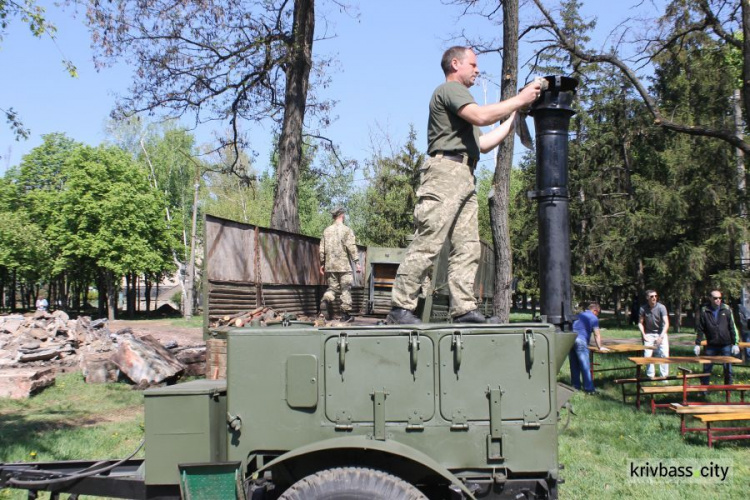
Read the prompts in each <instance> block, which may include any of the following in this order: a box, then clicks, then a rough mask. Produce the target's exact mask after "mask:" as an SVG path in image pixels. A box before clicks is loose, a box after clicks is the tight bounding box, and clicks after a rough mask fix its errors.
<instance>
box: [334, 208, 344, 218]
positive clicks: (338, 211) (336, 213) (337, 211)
mask: <svg viewBox="0 0 750 500" xmlns="http://www.w3.org/2000/svg"><path fill="white" fill-rule="evenodd" d="M345 213H346V210H344V207H336V208H334V209H333V210H331V217H333V218H334V219H335V218H336V217H338V216H339V215H341V214H345Z"/></svg>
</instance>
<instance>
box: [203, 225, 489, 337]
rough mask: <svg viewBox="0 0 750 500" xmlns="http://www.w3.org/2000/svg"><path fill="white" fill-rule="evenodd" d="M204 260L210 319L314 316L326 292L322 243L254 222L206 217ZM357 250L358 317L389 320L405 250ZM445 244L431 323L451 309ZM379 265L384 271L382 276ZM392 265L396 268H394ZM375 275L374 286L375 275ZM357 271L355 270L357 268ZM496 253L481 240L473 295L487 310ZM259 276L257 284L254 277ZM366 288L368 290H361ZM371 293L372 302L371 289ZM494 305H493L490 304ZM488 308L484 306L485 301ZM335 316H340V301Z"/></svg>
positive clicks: (355, 297) (355, 303) (354, 295)
mask: <svg viewBox="0 0 750 500" xmlns="http://www.w3.org/2000/svg"><path fill="white" fill-rule="evenodd" d="M205 234H206V255H205V259H204V276H205V277H206V278H207V280H206V282H205V283H206V286H207V299H208V316H209V321H210V322H214V321H215V320H216V319H218V318H220V317H222V316H224V315H232V314H236V313H239V312H243V311H248V310H252V309H255V308H256V307H258V306H268V307H272V308H273V309H275V310H277V311H279V312H282V311H283V312H289V313H293V314H299V315H314V314H316V313H317V309H318V304H319V303H320V299H321V297H322V296H323V293H324V292H325V288H326V283H325V278H324V277H323V276H321V274H320V272H319V269H320V261H319V259H318V249H319V244H320V240H319V239H318V238H312V237H309V236H302V235H299V234H293V233H287V232H285V231H279V230H275V229H269V228H262V227H258V226H253V225H251V224H243V223H241V222H237V221H231V220H228V219H222V218H219V217H214V216H212V215H206V220H205ZM369 250H370V255H369V260H368V259H367V258H368V250H367V249H365V248H364V247H359V254H360V256H359V259H360V262H361V263H362V267H363V273H361V274H358V273H356V272H354V273H353V277H354V280H353V288H352V300H353V309H354V312H355V313H356V314H361V313H367V312H371V313H373V314H378V315H385V314H387V313H388V311H390V308H391V302H390V300H391V285H392V282H393V278H394V277H395V274H394V273H395V267H394V266H396V265H397V264H398V263H399V262H401V260H403V256H404V255H405V249H399V248H383V247H371V248H370V249H369ZM448 255H449V249H448V247H447V246H446V247H445V248H444V249H443V252H441V255H440V257H439V261H438V273H437V276H436V280H435V283H436V285H437V286H436V287H435V288H436V290H437V295H436V296H435V297H434V299H435V300H434V308H435V309H434V311H433V318H434V319H435V320H436V321H439V320H444V319H445V317H447V311H448V299H447V294H448V287H447V279H448V275H447V266H446V265H444V264H443V263H446V262H447V259H448ZM377 263H383V264H387V265H383V266H381V270H380V271H378V266H377ZM391 268H393V269H391ZM373 269H374V270H375V273H374V274H375V276H373V277H372V279H374V280H375V282H374V283H370V278H371V277H370V273H371V272H372V271H373ZM352 271H354V269H352ZM494 272H495V269H494V256H493V253H492V249H491V248H490V247H489V245H486V244H485V243H482V255H481V259H480V265H479V271H478V273H477V276H476V280H475V284H474V290H475V293H476V296H477V297H478V298H479V299H480V304H481V305H482V306H484V307H483V309H486V310H487V311H490V310H491V299H492V294H493V280H494ZM256 276H260V277H261V279H260V281H257V280H256ZM365 283H367V286H366V287H365V286H363V285H364V284H365ZM371 285H372V288H373V293H372V300H370V287H371ZM488 301H489V302H488ZM488 303H489V304H490V307H489V308H487V306H486V304H488ZM335 311H336V312H337V314H338V312H339V311H340V309H339V302H338V301H336V304H335Z"/></svg>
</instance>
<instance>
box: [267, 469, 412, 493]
mask: <svg viewBox="0 0 750 500" xmlns="http://www.w3.org/2000/svg"><path fill="white" fill-rule="evenodd" d="M323 499H325V500H336V499H339V500H343V499H357V500H394V499H405V500H427V497H426V496H425V495H424V494H423V493H422V492H421V491H419V490H418V489H417V488H416V487H414V486H413V485H411V484H409V483H407V482H406V481H404V480H403V479H400V478H398V477H396V476H393V475H391V474H387V473H385V472H381V471H378V470H373V469H365V468H362V467H342V468H336V469H327V470H323V471H320V472H318V473H316V474H311V475H309V476H307V477H304V478H302V479H300V480H299V481H297V482H296V483H294V484H293V485H292V486H291V487H290V488H289V489H288V490H286V491H285V492H284V493H283V494H282V495H281V496H280V497H279V500H323Z"/></svg>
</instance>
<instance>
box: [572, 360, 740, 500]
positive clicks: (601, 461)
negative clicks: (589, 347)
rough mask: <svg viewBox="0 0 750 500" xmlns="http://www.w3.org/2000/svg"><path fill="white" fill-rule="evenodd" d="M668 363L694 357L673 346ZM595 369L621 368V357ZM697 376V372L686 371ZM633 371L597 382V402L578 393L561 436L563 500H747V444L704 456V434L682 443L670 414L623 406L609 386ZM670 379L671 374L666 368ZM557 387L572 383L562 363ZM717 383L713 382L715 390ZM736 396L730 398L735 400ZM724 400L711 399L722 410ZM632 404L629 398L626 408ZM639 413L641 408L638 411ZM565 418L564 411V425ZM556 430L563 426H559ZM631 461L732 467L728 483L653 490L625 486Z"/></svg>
mask: <svg viewBox="0 0 750 500" xmlns="http://www.w3.org/2000/svg"><path fill="white" fill-rule="evenodd" d="M671 354H672V355H675V356H682V355H685V356H688V355H692V350H691V349H690V347H689V346H685V347H682V346H673V347H672V353H671ZM596 362H597V363H598V362H601V363H602V364H601V365H600V366H599V368H608V367H615V366H623V365H627V364H628V361H627V356H626V355H609V356H597V357H596ZM686 368H690V369H694V370H697V369H699V368H698V367H697V365H691V366H686ZM633 373H634V372H633V371H632V370H631V371H621V372H620V371H615V372H606V373H604V374H602V375H597V376H596V379H595V383H596V386H597V391H599V393H598V395H596V396H587V395H584V394H583V393H576V394H575V395H574V396H573V397H572V399H571V403H572V405H573V409H574V411H575V415H571V417H570V425H569V427H568V428H567V429H566V430H564V431H562V430H561V433H560V441H559V453H560V455H559V456H560V463H562V464H565V469H564V470H563V471H562V477H563V478H564V479H565V483H564V484H563V485H561V487H560V498H562V499H588V498H656V499H696V500H706V499H708V498H710V499H714V498H747V496H748V492H747V490H748V486H749V485H748V478H749V477H750V447H749V446H748V444H749V442H748V441H723V442H719V443H717V444H715V445H714V448H713V449H709V448H708V447H707V445H706V435H705V433H688V434H687V435H686V437H685V438H683V437H682V436H681V435H680V419H679V417H677V416H676V415H674V414H672V413H671V412H669V410H661V411H659V412H658V413H657V415H651V413H650V409H648V408H647V407H648V405H647V404H646V405H642V406H641V410H640V411H636V410H635V405H634V404H633V403H630V402H629V403H628V404H627V405H624V404H623V403H622V396H621V392H620V387H619V386H616V385H615V384H614V383H613V380H614V379H615V378H623V377H628V376H633ZM670 373H672V374H675V373H677V367H676V366H675V365H672V366H671V367H670ZM713 373H714V378H715V380H716V381H718V380H719V379H720V378H721V377H720V375H721V373H722V372H721V367H720V366H714V372H713ZM559 380H560V381H561V382H565V383H568V382H569V381H570V369H569V367H568V363H567V361H566V362H565V364H564V366H563V367H562V369H561V370H560V374H559ZM735 382H737V383H748V382H750V367H744V366H740V367H735ZM714 383H716V382H714ZM736 397H737V396H735V398H736ZM721 398H722V395H720V394H718V393H717V394H713V395H711V396H710V399H711V400H713V401H716V402H717V403H718V402H721ZM630 400H632V398H629V401H630ZM644 406H645V407H644ZM566 418H567V412H566V411H565V410H563V422H564V421H565V419H566ZM561 429H562V426H561ZM629 459H635V460H638V461H639V463H641V464H642V463H644V462H646V461H648V462H649V463H650V464H656V463H658V462H659V461H660V460H662V461H664V460H679V461H683V462H684V463H686V464H688V463H689V462H688V461H692V462H693V463H695V462H696V461H697V462H698V463H700V464H706V465H708V464H710V463H711V461H712V460H717V459H718V460H722V461H724V460H726V461H728V462H729V464H730V465H731V467H732V474H733V479H732V480H731V481H727V482H725V483H720V484H716V483H711V484H705V483H688V482H686V481H685V480H681V481H680V480H675V481H673V482H667V481H662V480H657V481H656V482H653V483H651V484H648V483H639V482H636V481H633V480H632V479H630V478H629V473H630V468H629V467H630V465H629Z"/></svg>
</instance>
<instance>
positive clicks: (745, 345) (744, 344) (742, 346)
mask: <svg viewBox="0 0 750 500" xmlns="http://www.w3.org/2000/svg"><path fill="white" fill-rule="evenodd" d="M701 345H702V346H706V345H708V342H706V341H705V340H702V341H701ZM737 345H738V346H740V349H747V348H750V342H738V343H737Z"/></svg>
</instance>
